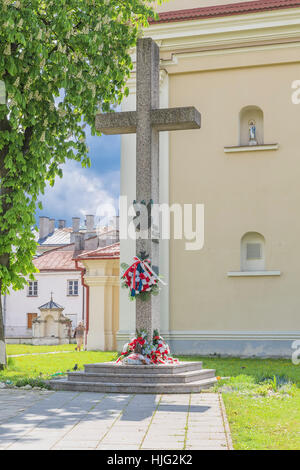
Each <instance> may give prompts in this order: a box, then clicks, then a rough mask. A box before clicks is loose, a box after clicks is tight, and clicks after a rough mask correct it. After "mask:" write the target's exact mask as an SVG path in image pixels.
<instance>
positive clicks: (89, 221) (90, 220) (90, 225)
mask: <svg viewBox="0 0 300 470" xmlns="http://www.w3.org/2000/svg"><path fill="white" fill-rule="evenodd" d="M94 225H95V217H94V216H93V215H87V216H86V231H87V232H93V231H94Z"/></svg>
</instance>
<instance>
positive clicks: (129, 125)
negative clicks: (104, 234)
mask: <svg viewBox="0 0 300 470" xmlns="http://www.w3.org/2000/svg"><path fill="white" fill-rule="evenodd" d="M136 83H137V106H136V111H129V112H121V113H108V114H98V115H97V116H96V129H97V130H98V131H100V132H103V133H104V134H107V135H114V134H133V133H136V200H137V203H138V204H141V202H142V201H143V202H144V203H145V205H146V206H147V207H148V208H149V206H150V205H151V202H152V203H154V204H159V132H161V131H178V130H187V129H200V127H201V115H200V113H199V111H197V109H195V108H194V107H193V106H189V107H183V108H170V109H168V108H166V109H160V108H159V48H158V46H157V45H156V43H155V42H154V41H153V40H152V39H151V38H143V39H139V40H138V43H137V80H136ZM139 225H140V231H141V232H138V231H137V237H136V238H137V239H136V254H137V256H141V254H143V253H145V254H147V255H148V256H149V258H150V261H151V264H152V268H153V270H154V271H155V272H156V273H157V274H159V243H158V240H152V233H151V232H152V231H151V226H148V214H147V216H146V215H145V214H143V213H142V211H141V214H140V217H139ZM145 233H147V235H148V236H147V237H145V236H144V234H145ZM141 236H143V238H141ZM159 326H160V303H159V296H152V295H151V296H150V299H149V300H147V301H142V300H141V299H140V296H139V295H138V296H137V297H136V329H137V330H146V332H147V334H148V339H149V341H151V340H152V335H153V330H154V329H158V330H159Z"/></svg>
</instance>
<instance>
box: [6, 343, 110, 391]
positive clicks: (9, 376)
mask: <svg viewBox="0 0 300 470" xmlns="http://www.w3.org/2000/svg"><path fill="white" fill-rule="evenodd" d="M12 346H13V347H12ZM21 346H26V349H25V348H20V347H21ZM19 348H20V349H19ZM28 348H29V349H28ZM74 348H75V345H74V344H72V345H64V346H27V345H8V346H7V353H8V355H9V354H32V353H36V352H43V353H44V352H54V351H70V350H71V351H72V352H70V353H67V354H66V353H63V352H62V353H61V354H60V353H59V352H58V353H57V354H41V355H37V356H31V355H28V356H20V357H13V358H12V357H9V358H8V367H7V368H6V369H5V370H4V371H0V382H7V381H9V382H10V383H12V384H15V385H17V386H22V385H26V384H30V385H38V386H43V381H44V380H47V379H49V378H51V377H52V376H53V375H54V374H60V375H61V374H66V373H67V371H68V370H72V369H73V368H74V366H75V364H77V366H78V370H81V369H83V367H84V364H89V363H96V362H109V361H113V360H115V359H116V358H117V353H114V352H98V351H85V352H76V351H74Z"/></svg>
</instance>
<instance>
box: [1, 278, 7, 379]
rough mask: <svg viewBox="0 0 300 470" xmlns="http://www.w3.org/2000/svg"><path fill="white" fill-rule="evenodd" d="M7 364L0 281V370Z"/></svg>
mask: <svg viewBox="0 0 300 470" xmlns="http://www.w3.org/2000/svg"><path fill="white" fill-rule="evenodd" d="M5 366H6V348H5V337H4V318H3V314H2V295H1V283H0V370H3V369H4V368H5Z"/></svg>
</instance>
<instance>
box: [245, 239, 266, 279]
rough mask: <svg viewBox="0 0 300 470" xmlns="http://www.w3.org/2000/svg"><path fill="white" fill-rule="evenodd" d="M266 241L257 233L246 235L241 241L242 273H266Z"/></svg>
mask: <svg viewBox="0 0 300 470" xmlns="http://www.w3.org/2000/svg"><path fill="white" fill-rule="evenodd" d="M265 267H266V263H265V239H264V237H263V236H262V235H261V234H260V233H257V232H248V233H246V234H245V235H244V236H243V238H242V241H241V271H265Z"/></svg>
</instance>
